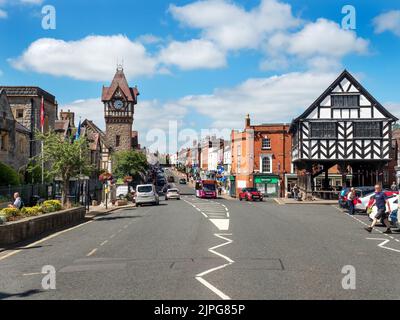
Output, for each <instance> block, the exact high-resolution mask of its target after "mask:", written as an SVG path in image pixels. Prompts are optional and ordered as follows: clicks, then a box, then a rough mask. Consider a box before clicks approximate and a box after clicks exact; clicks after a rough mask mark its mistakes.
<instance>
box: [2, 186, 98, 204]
mask: <svg viewBox="0 0 400 320" xmlns="http://www.w3.org/2000/svg"><path fill="white" fill-rule="evenodd" d="M101 191H102V185H101V183H99V182H98V181H93V180H90V181H87V182H86V183H83V181H71V182H70V188H69V199H70V201H71V202H72V203H81V204H82V205H85V204H87V203H88V202H89V203H90V202H91V201H92V200H98V201H101V194H102V193H101ZM15 192H18V193H19V194H20V196H21V198H22V200H23V202H24V204H25V205H26V206H33V205H35V204H36V203H37V201H38V200H39V199H42V200H49V199H61V185H60V183H58V182H54V183H49V184H26V185H20V186H3V187H2V186H0V206H1V203H5V202H7V203H10V202H12V201H13V195H14V193H15Z"/></svg>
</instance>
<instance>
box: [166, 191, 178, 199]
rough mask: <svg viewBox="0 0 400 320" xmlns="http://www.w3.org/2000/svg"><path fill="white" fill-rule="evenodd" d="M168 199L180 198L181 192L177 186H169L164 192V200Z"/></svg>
mask: <svg viewBox="0 0 400 320" xmlns="http://www.w3.org/2000/svg"><path fill="white" fill-rule="evenodd" d="M169 199H177V200H180V199H181V194H180V193H179V190H178V189H177V188H171V189H168V190H167V192H166V193H165V200H169Z"/></svg>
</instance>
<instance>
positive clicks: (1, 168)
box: [0, 162, 20, 186]
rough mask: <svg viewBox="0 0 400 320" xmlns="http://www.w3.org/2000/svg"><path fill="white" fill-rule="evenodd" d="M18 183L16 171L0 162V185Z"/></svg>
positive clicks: (14, 184)
mask: <svg viewBox="0 0 400 320" xmlns="http://www.w3.org/2000/svg"><path fill="white" fill-rule="evenodd" d="M19 184H20V179H19V175H18V173H17V171H15V170H14V169H13V168H12V167H10V166H8V165H6V164H5V163H2V162H0V185H3V186H8V185H12V186H16V185H19Z"/></svg>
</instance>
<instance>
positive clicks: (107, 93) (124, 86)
mask: <svg viewBox="0 0 400 320" xmlns="http://www.w3.org/2000/svg"><path fill="white" fill-rule="evenodd" d="M118 88H119V89H120V90H121V91H122V93H123V94H124V96H125V98H126V99H127V100H128V101H130V102H134V103H136V102H137V96H138V95H139V91H138V89H137V88H136V87H135V88H130V87H129V84H128V81H127V80H126V77H125V74H124V70H123V69H122V68H118V69H117V72H116V73H115V75H114V79H113V81H112V82H111V86H110V87H103V93H102V97H101V100H102V101H103V102H104V101H109V100H111V99H112V98H113V95H114V94H115V92H116V91H117V89H118Z"/></svg>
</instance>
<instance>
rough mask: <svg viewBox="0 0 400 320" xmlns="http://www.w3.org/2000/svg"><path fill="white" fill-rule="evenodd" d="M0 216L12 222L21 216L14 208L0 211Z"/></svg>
mask: <svg viewBox="0 0 400 320" xmlns="http://www.w3.org/2000/svg"><path fill="white" fill-rule="evenodd" d="M0 215H2V216H4V217H5V218H6V220H7V221H14V220H16V219H17V218H18V217H20V216H21V212H20V211H19V210H18V209H15V208H5V209H3V210H1V211H0Z"/></svg>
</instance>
